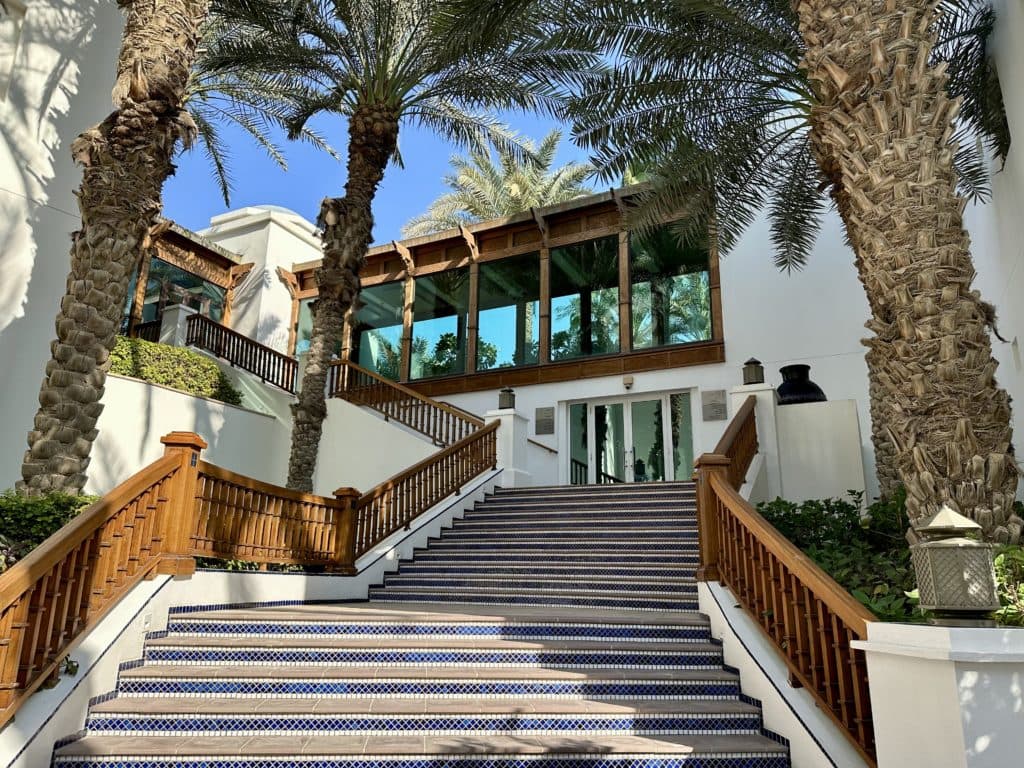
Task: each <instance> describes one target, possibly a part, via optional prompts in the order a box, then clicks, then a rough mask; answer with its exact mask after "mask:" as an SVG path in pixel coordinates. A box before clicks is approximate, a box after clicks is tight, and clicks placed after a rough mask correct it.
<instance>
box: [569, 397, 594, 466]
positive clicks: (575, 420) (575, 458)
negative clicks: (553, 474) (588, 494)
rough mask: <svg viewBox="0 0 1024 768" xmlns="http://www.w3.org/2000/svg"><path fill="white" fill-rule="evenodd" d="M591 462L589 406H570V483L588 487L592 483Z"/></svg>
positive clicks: (580, 404) (577, 404)
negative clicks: (588, 430) (588, 431)
mask: <svg viewBox="0 0 1024 768" xmlns="http://www.w3.org/2000/svg"><path fill="white" fill-rule="evenodd" d="M589 474H590V462H589V461H588V458H587V404H586V403H574V404H572V405H570V406H569V483H570V485H586V484H587V483H588V482H590V479H589Z"/></svg>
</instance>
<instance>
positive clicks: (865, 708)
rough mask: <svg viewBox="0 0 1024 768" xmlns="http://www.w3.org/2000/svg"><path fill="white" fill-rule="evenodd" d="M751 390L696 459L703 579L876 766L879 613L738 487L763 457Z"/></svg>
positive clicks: (700, 571)
mask: <svg viewBox="0 0 1024 768" xmlns="http://www.w3.org/2000/svg"><path fill="white" fill-rule="evenodd" d="M754 406H755V398H754V397H753V396H752V397H750V398H748V399H747V401H746V402H744V404H743V406H741V407H740V409H739V410H738V411H737V412H736V415H735V416H734V417H733V421H732V423H731V424H730V425H729V427H728V428H727V429H726V431H725V434H724V435H723V436H722V439H721V440H720V441H719V443H718V446H717V447H716V449H715V453H713V454H704V455H702V456H701V457H700V458H699V459H698V460H697V462H696V470H697V471H696V476H697V514H698V534H699V539H700V568H699V570H698V572H697V577H698V579H701V580H704V581H720V582H721V583H722V584H723V585H724V586H726V587H728V588H729V590H730V591H731V592H732V593H733V595H734V596H735V598H736V600H737V602H738V603H739V604H740V605H741V606H742V607H743V609H744V610H745V611H746V612H747V613H748V614H749V615H750V617H751V618H752V619H753V620H754V622H755V623H756V624H757V625H758V626H759V627H760V628H761V631H762V632H763V633H764V634H765V636H766V637H767V638H768V639H769V640H770V641H771V642H772V643H773V644H774V645H775V647H776V649H777V650H778V652H779V653H780V654H781V656H782V658H783V660H784V661H785V663H786V666H787V667H788V668H789V670H790V672H791V673H792V678H793V679H794V680H795V681H797V682H798V683H799V684H800V685H802V686H803V687H804V688H806V689H807V690H808V692H809V693H810V694H811V695H812V696H813V697H814V699H815V700H816V702H817V704H818V706H819V707H820V708H821V709H822V710H823V711H824V712H825V713H826V714H827V715H828V716H829V717H830V718H831V719H832V720H833V721H834V722H835V723H836V725H838V726H839V728H840V730H841V731H842V733H843V734H844V735H845V736H846V737H847V738H848V739H849V740H850V743H851V744H852V745H853V746H854V748H855V749H856V750H857V751H858V753H859V754H860V755H861V757H863V758H864V759H865V760H866V761H867V762H868V763H869V764H871V765H875V742H874V728H873V725H872V721H871V702H870V697H869V693H868V682H867V662H866V660H865V658H864V653H863V652H862V651H858V650H856V649H854V648H853V647H852V643H853V642H854V641H855V640H863V639H866V638H867V627H868V624H869V623H870V622H872V621H875V620H876V618H875V616H874V615H873V614H872V613H871V612H870V611H869V610H867V608H865V607H864V606H863V605H861V603H860V602H858V601H857V600H856V599H854V598H853V596H852V595H850V594H849V593H848V592H847V591H846V590H845V589H844V588H843V587H842V586H841V585H840V584H838V583H837V582H836V581H835V580H834V579H833V578H832V577H831V576H829V575H828V574H827V573H825V571H823V570H822V569H821V568H820V567H819V566H818V565H817V564H816V563H815V562H814V561H813V560H811V559H810V558H809V557H807V555H805V554H804V553H803V552H802V551H801V550H800V549H799V548H798V547H797V546H795V545H794V544H793V543H792V542H790V541H789V540H788V539H787V538H786V537H785V536H783V535H782V534H781V533H779V531H778V530H777V529H776V528H775V527H774V526H772V525H771V523H769V522H768V521H767V520H765V519H764V518H763V517H762V516H761V515H760V514H758V512H757V511H756V510H755V509H754V508H753V506H751V504H750V503H749V502H748V501H747V500H746V499H744V498H743V497H742V496H741V495H740V493H739V489H740V487H741V486H742V484H743V482H744V476H745V475H746V472H747V470H748V468H749V466H750V463H751V461H752V460H753V457H754V455H755V454H756V453H757V424H756V419H755V416H754V411H755V408H754Z"/></svg>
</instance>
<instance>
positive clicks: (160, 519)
mask: <svg viewBox="0 0 1024 768" xmlns="http://www.w3.org/2000/svg"><path fill="white" fill-rule="evenodd" d="M498 427H499V423H498V422H494V423H492V424H489V425H487V426H483V425H481V428H480V429H478V430H476V431H475V432H473V433H472V434H470V435H467V436H466V437H464V438H462V439H461V440H459V441H458V442H456V443H455V444H454V445H451V446H449V447H448V448H445V449H443V450H441V451H439V452H438V453H436V454H434V455H433V456H430V457H428V458H426V459H424V460H423V461H421V462H419V463H417V464H415V465H413V466H412V467H410V468H409V469H407V470H405V471H404V472H402V473H400V474H398V475H396V476H395V477H393V478H391V479H390V480H387V481H385V482H384V483H381V484H380V485H378V486H377V487H376V488H374V489H372V490H370V491H368V492H367V493H364V494H361V495H360V493H359V491H357V490H355V489H353V488H339V489H338V490H337V491H335V492H334V497H333V498H329V497H325V496H317V495H315V494H311V493H301V492H298V491H292V490H289V489H287V488H282V487H280V486H276V485H271V484H270V483H265V482H262V481H260V480H256V479H254V478H251V477H246V476H245V475H241V474H238V473H236V472H232V471H230V470H227V469H224V468H223V467H218V466H216V465H215V464H211V463H209V462H206V461H203V460H202V457H201V454H202V451H203V449H205V448H206V443H205V442H204V441H203V439H202V438H201V437H199V435H197V434H195V433H193V432H172V433H171V434H169V435H166V436H164V437H163V438H161V442H163V443H164V445H165V453H164V456H163V457H162V458H160V459H158V460H157V461H155V462H153V463H152V464H150V465H149V466H147V467H145V468H143V469H142V470H140V471H139V472H137V473H136V474H134V475H133V476H132V477H130V478H129V479H128V480H126V481H125V482H123V483H121V485H119V486H117V488H115V489H114V490H112V491H110V492H109V493H107V494H106V495H105V496H104V497H103V498H102V499H100V500H99V501H97V502H96V503H95V504H92V505H91V506H90V507H88V508H87V509H85V510H83V511H82V512H81V513H79V514H78V515H77V516H76V517H75V519H74V520H72V521H71V522H70V523H68V524H67V525H65V526H64V527H63V528H61V529H60V530H59V531H57V532H56V533H55V534H53V535H52V536H51V537H50V538H48V539H47V540H46V541H44V542H43V543H42V544H41V545H39V547H37V548H36V549H35V550H33V551H32V552H31V553H30V554H29V555H28V556H27V557H25V558H24V559H22V560H21V561H19V562H17V563H15V564H14V565H13V566H11V567H10V568H9V569H8V570H6V571H5V572H3V573H2V574H0V728H2V727H3V725H4V724H5V723H7V722H8V721H9V720H11V718H13V717H14V714H15V712H16V711H17V709H18V708H19V707H20V706H21V704H22V703H23V702H24V701H25V700H26V699H27V697H28V696H29V695H30V694H32V693H33V692H34V691H35V690H37V689H38V688H39V687H40V686H41V685H43V684H44V683H45V682H46V681H47V680H48V679H52V678H53V677H55V676H56V675H57V674H59V667H60V664H61V661H62V660H63V659H64V658H65V657H66V656H67V654H68V653H69V652H70V651H71V650H72V649H73V648H74V647H75V645H76V644H77V643H78V641H79V640H80V639H81V637H82V635H83V634H84V633H85V632H86V631H87V630H89V629H91V628H92V627H94V626H95V625H96V624H97V623H98V622H99V621H100V620H101V619H102V618H103V617H104V616H105V615H106V614H107V613H108V612H109V611H110V609H111V608H113V606H114V605H116V604H117V602H118V601H119V600H120V599H121V598H122V597H124V596H125V595H126V594H127V593H128V592H129V591H130V590H131V589H132V587H134V586H135V585H137V584H138V583H139V582H141V581H142V580H143V579H146V578H152V577H153V576H155V575H156V574H169V575H173V576H176V577H179V578H182V577H188V576H191V575H192V573H194V572H195V568H196V564H195V558H196V557H197V556H198V557H217V558H229V559H241V560H246V561H250V562H257V563H261V564H271V563H273V564H278V565H305V566H314V567H323V568H324V569H325V570H327V571H332V572H338V573H344V574H354V573H356V560H357V558H358V557H359V556H360V555H362V554H364V553H365V552H367V551H369V550H370V549H371V548H373V547H374V546H375V545H377V544H378V543H380V542H381V541H383V540H384V539H385V538H387V537H388V536H390V535H391V534H392V533H394V532H395V531H398V530H400V529H401V528H408V527H409V526H410V525H411V523H412V522H413V521H414V520H415V519H416V518H417V517H418V516H419V515H421V514H423V513H424V512H426V511H427V510H429V509H430V508H431V507H432V506H434V505H435V504H437V503H438V502H439V501H441V500H443V499H444V498H446V497H447V496H449V495H451V494H452V493H458V492H459V491H460V490H461V488H462V487H463V486H464V485H465V484H466V483H467V482H469V481H470V480H472V479H473V478H474V477H476V476H477V475H479V474H480V473H481V472H484V471H486V470H487V469H492V468H494V467H495V466H496V461H497V431H498Z"/></svg>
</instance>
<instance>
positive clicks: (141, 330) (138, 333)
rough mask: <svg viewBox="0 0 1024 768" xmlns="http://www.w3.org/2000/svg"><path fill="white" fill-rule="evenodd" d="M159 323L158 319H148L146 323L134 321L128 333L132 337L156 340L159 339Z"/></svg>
mask: <svg viewBox="0 0 1024 768" xmlns="http://www.w3.org/2000/svg"><path fill="white" fill-rule="evenodd" d="M160 325H161V323H160V321H159V320H150V321H149V322H148V323H136V324H135V327H134V328H132V330H131V334H130V335H131V337H132V338H133V339H142V340H143V341H152V342H158V341H160Z"/></svg>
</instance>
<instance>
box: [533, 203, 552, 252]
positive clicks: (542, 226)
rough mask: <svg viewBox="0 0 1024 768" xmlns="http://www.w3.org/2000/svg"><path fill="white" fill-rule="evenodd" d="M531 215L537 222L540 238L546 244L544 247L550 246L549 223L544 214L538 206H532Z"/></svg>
mask: <svg viewBox="0 0 1024 768" xmlns="http://www.w3.org/2000/svg"><path fill="white" fill-rule="evenodd" d="M530 215H531V216H533V220H534V221H535V222H536V223H537V229H539V230H540V240H541V242H542V243H543V244H544V247H545V248H547V247H548V224H547V222H546V221H544V216H542V215H541V214H540V213H539V212H538V211H537V209H536V208H532V207H531V208H530Z"/></svg>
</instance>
